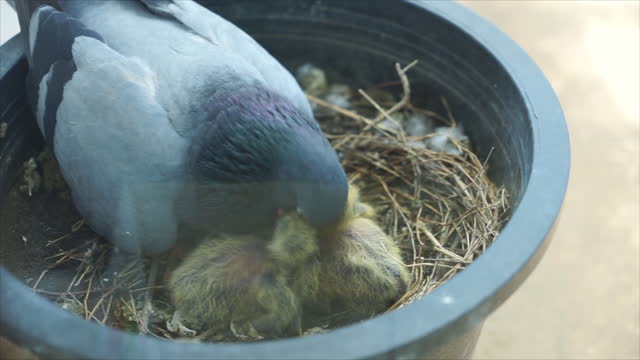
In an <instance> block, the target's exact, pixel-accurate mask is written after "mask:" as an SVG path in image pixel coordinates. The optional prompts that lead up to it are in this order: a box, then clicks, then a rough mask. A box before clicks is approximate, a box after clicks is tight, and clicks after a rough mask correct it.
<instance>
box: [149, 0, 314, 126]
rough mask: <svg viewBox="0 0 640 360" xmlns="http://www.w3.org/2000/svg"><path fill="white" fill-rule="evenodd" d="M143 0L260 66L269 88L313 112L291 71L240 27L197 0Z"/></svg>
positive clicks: (310, 112)
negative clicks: (196, 0)
mask: <svg viewBox="0 0 640 360" xmlns="http://www.w3.org/2000/svg"><path fill="white" fill-rule="evenodd" d="M140 1H141V2H142V3H144V4H145V5H146V6H147V7H148V8H149V9H150V10H152V11H153V12H155V13H157V14H162V15H163V16H171V17H173V18H175V19H176V20H177V21H179V22H180V23H181V24H183V25H184V26H186V27H187V28H189V29H191V30H192V31H194V32H195V33H197V34H199V35H200V36H202V37H203V38H205V39H207V40H208V41H210V42H211V43H212V44H214V45H218V46H220V47H221V48H223V49H226V50H227V51H231V52H233V53H235V54H237V55H239V57H241V58H243V59H244V60H246V61H247V62H248V63H249V64H251V65H252V66H253V67H254V68H255V69H256V70H258V72H259V73H260V74H261V75H262V78H263V79H264V81H265V83H266V84H267V86H268V87H269V88H271V89H273V90H275V91H278V92H279V93H280V94H281V95H284V96H285V97H287V98H289V99H291V100H292V101H293V102H294V104H296V106H298V107H299V108H300V109H301V110H303V111H305V112H307V113H308V114H309V115H310V116H312V111H311V107H310V105H309V102H308V101H307V99H306V97H305V96H304V93H303V91H302V90H301V89H300V86H299V85H298V83H297V82H296V80H295V79H294V78H293V76H292V75H291V73H289V71H287V70H286V69H285V68H284V67H283V66H282V65H281V64H280V63H279V62H278V61H277V60H276V59H275V58H274V57H273V56H271V54H269V53H268V52H267V51H266V50H265V49H264V48H263V47H262V46H260V45H259V44H258V43H257V42H256V41H255V40H254V39H253V38H252V37H251V36H249V35H248V34H247V33H245V32H244V31H242V30H241V29H240V28H238V27H237V26H235V25H233V24H232V23H230V22H229V21H227V20H226V19H224V18H222V17H220V16H219V15H217V14H215V13H214V12H212V11H210V10H208V9H206V8H204V7H203V6H201V5H199V4H198V3H196V2H195V1H191V0H179V1H176V0H140Z"/></svg>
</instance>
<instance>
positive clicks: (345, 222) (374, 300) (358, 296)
mask: <svg viewBox="0 0 640 360" xmlns="http://www.w3.org/2000/svg"><path fill="white" fill-rule="evenodd" d="M359 200H360V194H359V191H358V189H357V188H355V187H351V188H350V192H349V198H348V202H347V207H346V209H345V215H344V217H343V218H342V220H341V221H340V222H339V223H338V224H336V225H335V226H334V227H333V228H325V229H323V230H322V231H321V232H320V234H319V237H320V245H321V248H320V256H321V264H322V265H321V278H320V280H321V286H320V287H319V289H318V292H317V295H316V297H315V299H314V301H312V305H310V307H311V308H312V309H313V310H312V311H313V312H314V313H315V314H316V316H317V315H321V314H325V315H330V314H343V316H342V319H341V320H340V321H343V322H352V321H357V320H362V319H365V318H368V317H370V316H372V315H374V314H376V313H379V312H382V311H384V310H386V309H387V308H388V307H389V306H390V305H392V303H393V302H394V301H396V300H397V299H398V298H399V297H400V296H401V295H402V294H403V293H404V292H405V291H406V288H407V283H408V280H409V275H408V272H407V270H406V268H405V266H404V264H403V263H402V260H401V259H402V258H401V255H400V249H399V248H398V246H397V245H396V244H395V243H394V242H393V240H392V239H391V238H390V237H389V236H387V235H386V234H385V233H384V231H383V230H382V229H381V228H380V227H379V226H378V225H377V224H376V223H375V222H374V221H373V217H374V216H375V211H374V209H373V208H372V207H371V206H369V205H368V204H365V203H363V202H360V201H359Z"/></svg>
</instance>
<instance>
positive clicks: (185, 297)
mask: <svg viewBox="0 0 640 360" xmlns="http://www.w3.org/2000/svg"><path fill="white" fill-rule="evenodd" d="M268 238H269V236H268V234H253V235H219V236H215V237H212V238H208V239H206V240H205V241H204V242H203V243H202V244H201V245H200V246H198V247H197V248H196V249H194V250H193V252H192V253H191V254H189V256H187V258H186V259H185V260H184V261H183V262H182V264H180V266H178V267H177V268H176V270H175V271H173V273H172V274H171V276H170V279H169V285H168V286H169V290H170V292H171V295H172V298H173V301H174V304H175V305H176V315H175V317H177V318H178V320H179V321H180V323H183V324H184V326H187V327H189V328H195V329H198V330H207V329H208V330H213V331H214V332H218V333H219V332H220V331H226V330H228V329H229V327H230V325H231V322H233V323H234V324H239V325H240V327H245V328H246V327H247V325H250V327H253V328H254V329H255V330H256V331H257V332H258V334H260V335H261V336H262V337H266V338H271V337H282V336H293V335H299V334H300V332H301V328H300V321H301V315H302V313H301V311H302V308H301V301H300V299H299V295H302V296H313V294H314V292H315V290H316V289H317V282H315V284H314V282H313V279H314V278H317V276H316V275H311V276H309V277H308V278H307V280H310V281H305V282H304V286H303V289H302V288H301V289H297V287H299V286H300V285H301V284H302V282H297V281H291V278H292V274H293V273H295V272H298V271H303V272H305V273H307V274H315V273H317V272H319V270H320V267H319V264H318V262H317V259H316V258H315V257H314V256H315V255H317V250H318V247H317V241H316V239H317V235H316V233H315V231H314V229H313V228H312V227H310V226H309V225H307V224H306V223H305V222H304V220H303V219H302V218H301V217H300V216H299V215H297V214H295V213H292V214H287V215H284V216H282V217H281V218H280V219H279V220H278V223H277V225H276V228H275V230H274V232H273V235H272V237H271V241H265V239H268ZM175 317H174V318H175Z"/></svg>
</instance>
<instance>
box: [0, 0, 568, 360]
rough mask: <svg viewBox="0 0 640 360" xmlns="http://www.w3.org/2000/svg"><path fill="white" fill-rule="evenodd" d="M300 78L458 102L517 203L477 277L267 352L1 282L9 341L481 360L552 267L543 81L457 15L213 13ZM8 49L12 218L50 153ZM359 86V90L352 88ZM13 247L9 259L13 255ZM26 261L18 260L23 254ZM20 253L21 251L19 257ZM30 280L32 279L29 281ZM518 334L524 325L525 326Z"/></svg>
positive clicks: (551, 161)
mask: <svg viewBox="0 0 640 360" xmlns="http://www.w3.org/2000/svg"><path fill="white" fill-rule="evenodd" d="M203 3H204V4H205V5H206V6H210V7H211V8H212V9H214V10H215V11H217V12H218V13H219V14H221V15H222V16H224V17H226V18H228V19H229V20H231V21H232V22H234V23H236V24H237V25H239V26H240V27H241V28H243V29H245V30H246V31H247V32H249V33H250V34H251V35H252V36H254V37H255V38H256V39H257V40H258V41H259V42H260V43H261V44H262V45H263V46H265V47H266V48H267V49H268V50H269V51H271V52H272V54H273V55H274V56H276V57H277V58H278V59H280V60H281V61H282V62H283V63H285V64H286V65H288V66H292V67H293V66H296V65H299V64H301V63H303V62H307V61H312V62H313V63H314V64H316V65H318V66H320V67H321V68H323V69H325V70H327V72H328V75H329V77H331V78H341V79H345V80H347V81H348V82H349V83H351V84H356V85H357V84H375V83H377V82H382V81H388V80H389V79H394V78H395V74H394V73H393V63H395V62H400V63H402V64H407V63H409V62H410V61H412V60H414V59H418V60H419V61H420V63H419V65H418V66H417V67H416V68H414V69H413V70H411V80H412V83H413V84H415V88H414V89H413V97H414V99H415V98H416V97H422V98H423V99H434V102H435V101H437V99H438V96H440V95H443V96H445V97H446V98H447V99H448V101H449V103H450V105H451V108H452V109H453V111H454V112H455V116H456V119H457V120H458V121H461V122H462V123H463V124H464V127H465V130H466V131H467V132H468V133H469V135H470V137H471V140H472V142H473V144H474V146H475V148H476V150H477V152H478V155H479V156H480V158H486V157H487V156H488V154H489V153H490V152H491V157H490V158H489V161H488V164H489V167H490V172H489V175H490V177H491V179H492V180H493V181H495V182H496V183H498V184H504V185H506V187H507V188H508V189H509V191H510V192H511V194H512V196H511V202H512V209H513V210H512V216H511V218H510V220H509V221H508V223H507V224H506V226H505V227H504V229H503V230H502V232H501V234H500V235H499V237H498V238H497V239H496V240H495V242H494V243H493V244H492V245H491V246H490V247H489V248H488V250H487V251H486V252H485V253H484V254H482V255H481V256H480V257H479V258H478V259H477V260H476V261H475V262H474V263H472V264H471V265H470V266H468V268H467V269H466V270H464V271H462V272H461V273H459V274H458V275H456V276H455V277H454V278H453V279H451V280H450V281H448V282H447V283H445V284H444V285H443V286H441V287H440V288H438V289H437V290H436V291H434V292H433V293H431V294H429V295H427V296H425V297H424V298H422V299H420V300H418V301H416V302H414V303H412V304H410V305H407V306H405V307H403V308H401V309H399V310H396V311H393V312H390V313H387V314H385V315H381V316H378V317H375V318H373V319H371V320H367V321H363V322H359V323H356V324H353V325H350V326H346V327H342V328H339V329H335V330H332V331H330V332H327V333H324V334H318V335H312V336H306V337H301V338H291V339H285V340H275V341H265V342H255V343H226V344H209V343H187V342H174V341H161V340H157V339H154V338H151V337H145V336H138V335H134V334H131V333H126V332H123V331H119V330H116V329H112V328H108V327H104V326H100V325H98V324H96V323H91V322H89V321H85V320H83V319H81V318H80V317H77V316H74V315H72V314H70V313H68V312H66V311H64V310H62V309H60V308H59V307H58V306H57V305H55V304H53V303H51V302H49V301H48V300H46V299H45V298H44V297H41V296H39V295H36V294H34V292H33V291H32V290H31V289H30V288H29V287H27V286H26V285H25V284H24V283H23V282H22V281H20V280H17V279H16V278H15V277H14V276H13V275H12V273H16V271H17V270H19V269H17V270H16V269H10V270H11V272H9V271H7V269H6V268H3V269H0V286H1V291H0V304H1V306H0V325H1V334H2V336H6V337H8V338H9V339H11V340H13V341H15V342H16V343H18V344H21V345H24V346H26V347H27V348H29V349H31V350H32V351H34V352H35V353H37V354H44V355H43V356H44V358H51V357H67V358H73V359H76V358H87V359H94V358H95V359H104V358H112V359H116V358H117V359H126V358H130V359H179V358H188V359H205V358H206V359H247V358H267V359H356V358H358V359H359V358H398V359H409V358H468V357H470V356H471V354H472V352H473V349H474V347H475V343H476V340H477V339H478V336H479V334H480V330H481V327H482V324H483V322H484V320H485V319H486V318H487V316H488V315H489V314H490V313H491V312H492V311H494V310H495V309H496V308H497V307H498V306H500V304H502V303H503V302H504V301H505V300H506V299H507V298H508V297H509V296H510V295H511V294H512V293H513V292H514V291H515V290H516V289H517V288H518V286H519V285H520V284H521V283H522V282H523V281H524V280H525V279H526V277H527V276H528V275H529V274H530V273H531V271H532V270H533V269H534V268H535V266H536V264H537V263H538V261H539V260H540V258H541V256H542V255H543V253H544V251H545V249H546V247H547V245H548V243H549V240H550V234H551V233H552V229H553V226H554V223H555V221H556V218H557V216H558V213H559V211H560V207H561V204H562V201H563V198H564V194H565V190H566V186H567V179H568V173H569V140H568V135H567V129H566V125H565V122H564V118H563V114H562V109H561V107H560V104H559V103H558V100H557V98H556V95H555V93H554V91H553V89H552V88H551V86H550V85H549V83H548V82H547V79H546V78H545V76H544V74H543V73H542V72H541V71H540V70H539V69H538V67H537V66H536V65H535V64H534V62H533V61H532V60H531V59H530V58H529V57H528V56H527V55H526V54H525V53H524V51H523V50H522V49H520V48H519V47H518V46H517V45H516V44H515V43H514V42H513V41H512V40H510V39H509V38H508V37H507V36H505V34H503V33H502V32H500V31H499V30H498V29H496V28H495V27H494V26H493V25H492V24H490V23H489V22H487V21H486V20H484V19H482V18H481V17H479V16H477V15H475V14H474V13H472V12H471V11H469V10H467V9H465V8H464V7H462V6H460V5H458V4H455V3H453V2H443V1H434V2H426V1H406V0H405V1H399V0H368V1H344V0H322V1H320V0H272V1H263V0H232V1H231V0H210V1H203ZM19 40H20V39H17V38H14V39H12V40H11V41H9V42H8V43H6V44H5V45H3V46H2V48H0V59H1V62H0V114H1V119H0V122H7V123H8V129H7V134H6V137H5V138H3V139H0V214H1V213H2V208H3V202H4V201H5V200H6V193H7V191H8V189H9V187H10V186H11V185H12V184H14V183H15V181H17V176H18V172H19V169H20V167H21V166H22V163H23V162H24V160H26V159H27V158H28V156H31V155H33V154H34V153H36V152H37V151H38V150H39V149H41V147H42V139H41V136H40V135H39V133H38V131H37V128H36V125H35V121H34V119H33V117H32V115H31V114H30V113H29V110H28V107H27V104H26V99H25V95H24V77H25V75H26V73H27V65H26V61H25V60H24V58H23V57H22V49H21V41H19ZM345 82H346V81H345ZM10 241H17V240H16V239H8V238H2V239H0V246H1V247H2V249H3V250H2V251H5V249H7V248H8V247H7V245H6V244H8V242H10ZM12 249H13V248H12ZM14 251H19V250H14ZM18 272H19V271H18ZM514 320H515V319H514Z"/></svg>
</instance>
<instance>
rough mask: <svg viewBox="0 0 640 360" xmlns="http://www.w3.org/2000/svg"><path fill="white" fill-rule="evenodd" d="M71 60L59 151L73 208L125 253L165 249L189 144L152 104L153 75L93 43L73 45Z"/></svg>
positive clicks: (171, 239) (80, 40) (78, 40)
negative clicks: (72, 74) (70, 73)
mask: <svg viewBox="0 0 640 360" xmlns="http://www.w3.org/2000/svg"><path fill="white" fill-rule="evenodd" d="M73 60H74V61H75V63H76V65H77V67H78V70H77V71H76V73H75V74H74V76H73V79H71V80H70V81H69V82H68V83H67V84H66V86H65V89H64V101H63V102H62V104H61V105H60V108H59V110H58V113H57V116H58V124H57V135H56V137H55V152H56V158H57V159H58V160H59V162H60V167H61V170H62V173H63V175H64V177H65V179H67V181H68V183H69V186H70V187H71V189H72V193H73V198H74V201H75V203H76V206H77V207H78V209H79V211H80V212H81V213H82V214H83V216H84V217H85V220H86V221H87V222H88V223H89V224H90V225H91V226H92V227H93V228H94V229H95V230H96V231H97V232H98V233H100V234H102V235H104V236H107V237H109V238H110V239H111V240H112V241H113V242H114V243H116V244H117V245H118V246H120V247H123V248H125V249H127V250H141V251H143V252H147V253H157V252H161V251H164V250H167V249H168V248H170V247H171V246H172V245H173V243H174V242H175V238H176V216H175V213H174V208H173V203H174V200H175V197H176V194H177V191H178V185H177V180H179V179H180V174H181V172H182V168H181V164H182V161H183V157H184V152H185V144H184V143H183V141H184V140H183V139H182V138H181V137H179V136H178V135H177V134H176V133H175V131H174V129H173V127H172V126H171V125H170V124H169V121H168V119H167V116H166V113H165V111H164V109H162V107H161V106H159V105H158V104H157V102H156V101H155V99H154V93H155V83H154V74H153V73H152V72H151V71H150V70H149V69H148V67H146V66H145V65H144V64H143V63H141V62H140V61H137V60H136V59H132V58H127V57H124V56H122V55H120V54H118V53H117V52H115V51H113V50H112V49H111V48H109V47H108V46H107V45H105V44H104V43H102V42H100V41H98V40H96V39H92V38H89V37H78V38H76V40H75V42H74V44H73Z"/></svg>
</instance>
